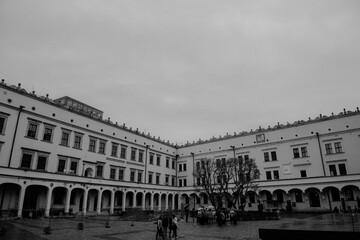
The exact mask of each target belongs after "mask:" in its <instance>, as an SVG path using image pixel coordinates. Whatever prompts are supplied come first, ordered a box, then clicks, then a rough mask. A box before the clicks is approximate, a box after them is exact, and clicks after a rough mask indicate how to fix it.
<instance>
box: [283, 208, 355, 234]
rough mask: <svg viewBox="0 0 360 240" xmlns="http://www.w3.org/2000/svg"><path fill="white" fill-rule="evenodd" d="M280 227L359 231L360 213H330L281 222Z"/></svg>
mask: <svg viewBox="0 0 360 240" xmlns="http://www.w3.org/2000/svg"><path fill="white" fill-rule="evenodd" d="M278 228H280V229H296V230H322V231H345V232H353V231H354V232H360V214H359V213H355V214H350V213H331V214H325V215H320V216H316V217H312V218H307V219H301V220H297V221H293V222H288V223H283V224H280V225H279V226H278Z"/></svg>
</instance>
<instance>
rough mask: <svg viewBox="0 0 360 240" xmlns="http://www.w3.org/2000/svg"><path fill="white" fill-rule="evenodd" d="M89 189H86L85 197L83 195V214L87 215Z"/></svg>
mask: <svg viewBox="0 0 360 240" xmlns="http://www.w3.org/2000/svg"><path fill="white" fill-rule="evenodd" d="M88 191H89V190H87V189H84V197H83V215H84V216H86V209H87V198H88V193H89V192H88Z"/></svg>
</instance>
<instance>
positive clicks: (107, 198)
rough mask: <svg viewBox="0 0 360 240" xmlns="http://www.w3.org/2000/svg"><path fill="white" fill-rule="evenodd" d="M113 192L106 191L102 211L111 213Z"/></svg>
mask: <svg viewBox="0 0 360 240" xmlns="http://www.w3.org/2000/svg"><path fill="white" fill-rule="evenodd" d="M110 206H111V191H110V190H104V191H103V193H102V196H101V211H110Z"/></svg>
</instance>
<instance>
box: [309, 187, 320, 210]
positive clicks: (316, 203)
mask: <svg viewBox="0 0 360 240" xmlns="http://www.w3.org/2000/svg"><path fill="white" fill-rule="evenodd" d="M308 194H309V204H310V207H321V204H320V194H319V193H318V192H316V191H314V190H310V191H309V192H308Z"/></svg>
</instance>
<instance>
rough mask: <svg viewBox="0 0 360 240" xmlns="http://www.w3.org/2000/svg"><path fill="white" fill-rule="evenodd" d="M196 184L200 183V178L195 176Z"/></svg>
mask: <svg viewBox="0 0 360 240" xmlns="http://www.w3.org/2000/svg"><path fill="white" fill-rule="evenodd" d="M196 185H197V186H200V185H201V182H200V178H196Z"/></svg>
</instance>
